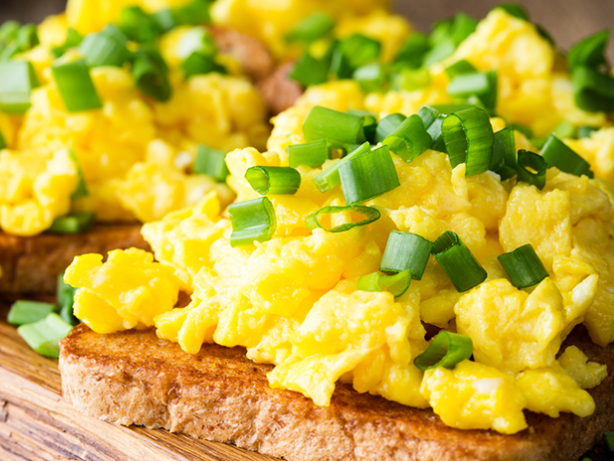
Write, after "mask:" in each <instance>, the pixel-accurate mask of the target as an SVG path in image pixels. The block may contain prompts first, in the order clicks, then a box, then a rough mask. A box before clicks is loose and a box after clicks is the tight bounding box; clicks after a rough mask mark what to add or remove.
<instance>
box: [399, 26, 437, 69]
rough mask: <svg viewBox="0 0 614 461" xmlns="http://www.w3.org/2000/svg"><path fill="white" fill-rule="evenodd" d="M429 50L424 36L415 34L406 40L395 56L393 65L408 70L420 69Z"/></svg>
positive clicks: (428, 44)
mask: <svg viewBox="0 0 614 461" xmlns="http://www.w3.org/2000/svg"><path fill="white" fill-rule="evenodd" d="M430 49H431V44H430V43H429V39H428V37H427V36H426V35H424V34H421V33H420V32H415V33H413V34H411V36H410V37H409V38H408V39H407V41H406V42H405V44H404V45H403V47H402V48H401V50H400V51H399V53H398V54H397V56H396V57H395V58H394V62H395V64H400V65H403V66H405V67H408V68H410V69H419V68H421V67H422V62H423V61H424V56H425V55H426V53H427V52H428V51H429V50H430Z"/></svg>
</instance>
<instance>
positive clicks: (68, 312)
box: [57, 273, 79, 326]
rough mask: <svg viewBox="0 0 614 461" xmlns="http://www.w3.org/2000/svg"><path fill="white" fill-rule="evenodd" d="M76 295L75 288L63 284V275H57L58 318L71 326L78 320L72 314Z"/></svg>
mask: <svg viewBox="0 0 614 461" xmlns="http://www.w3.org/2000/svg"><path fill="white" fill-rule="evenodd" d="M76 293H77V288H75V287H73V286H71V285H69V284H68V283H66V282H64V273H61V274H60V275H58V283H57V300H58V305H59V306H60V317H62V320H64V321H65V322H66V323H69V324H70V325H73V326H74V325H77V324H78V323H79V319H77V317H75V314H74V312H73V306H74V304H75V295H76Z"/></svg>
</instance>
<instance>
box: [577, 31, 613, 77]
mask: <svg viewBox="0 0 614 461" xmlns="http://www.w3.org/2000/svg"><path fill="white" fill-rule="evenodd" d="M609 40H610V31H609V30H608V29H605V30H602V31H601V32H597V33H596V34H594V35H591V36H590V37H586V38H585V39H582V40H580V41H579V42H578V43H576V44H575V45H574V46H573V47H571V50H569V53H568V55H567V63H568V65H569V68H570V69H575V68H576V67H578V66H588V67H593V68H597V67H599V66H602V65H606V66H607V64H608V61H607V59H606V57H605V49H606V46H607V45H608V41H609Z"/></svg>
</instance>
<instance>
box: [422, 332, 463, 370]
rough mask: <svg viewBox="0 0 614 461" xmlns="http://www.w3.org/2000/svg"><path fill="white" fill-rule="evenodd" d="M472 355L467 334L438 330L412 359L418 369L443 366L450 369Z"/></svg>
mask: <svg viewBox="0 0 614 461" xmlns="http://www.w3.org/2000/svg"><path fill="white" fill-rule="evenodd" d="M472 355H473V342H472V341H471V338H470V337H469V336H465V335H460V334H458V333H452V332H449V331H440V332H439V333H438V334H437V336H435V337H434V338H433V340H432V341H431V343H430V344H429V347H427V349H426V350H425V351H424V352H423V353H422V354H420V355H419V356H418V357H416V358H415V359H414V365H416V367H418V368H419V369H420V370H423V371H426V370H432V369H434V368H439V367H444V368H448V369H450V370H452V369H454V367H455V366H456V365H457V364H459V363H460V362H462V361H463V360H467V359H469V358H470V357H471V356H472Z"/></svg>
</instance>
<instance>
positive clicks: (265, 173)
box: [245, 166, 301, 195]
mask: <svg viewBox="0 0 614 461" xmlns="http://www.w3.org/2000/svg"><path fill="white" fill-rule="evenodd" d="M245 179H247V182H248V183H249V185H250V186H252V188H253V189H254V190H255V191H256V192H258V194H260V195H293V194H296V192H297V191H298V189H299V187H301V174H300V173H299V172H298V171H296V170H295V169H294V168H290V167H287V166H253V167H251V168H248V169H247V171H246V172H245Z"/></svg>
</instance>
